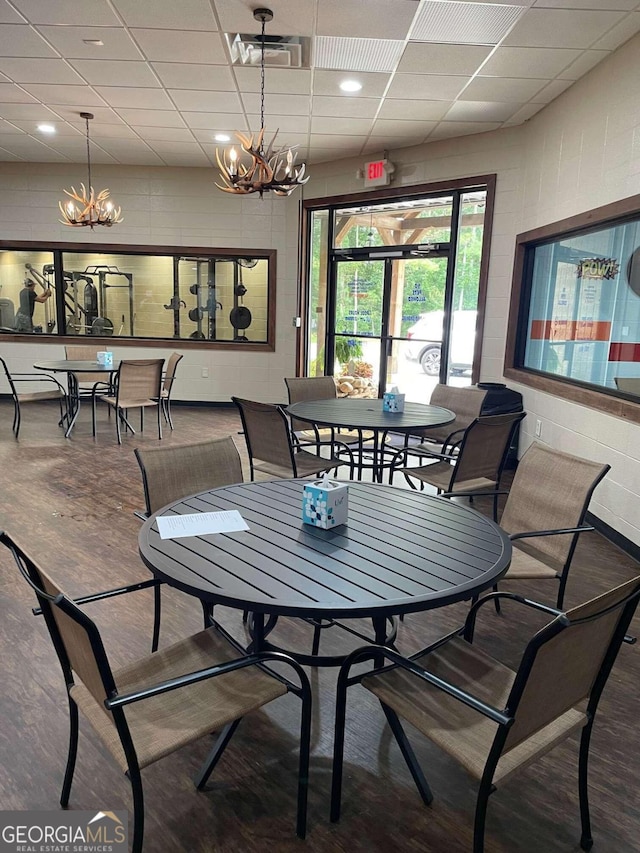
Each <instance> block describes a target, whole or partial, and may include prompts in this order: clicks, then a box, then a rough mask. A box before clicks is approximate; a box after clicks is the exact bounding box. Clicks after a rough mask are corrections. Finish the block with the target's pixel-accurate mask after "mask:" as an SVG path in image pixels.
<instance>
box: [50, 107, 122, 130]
mask: <svg viewBox="0 0 640 853" xmlns="http://www.w3.org/2000/svg"><path fill="white" fill-rule="evenodd" d="M56 112H57V113H58V115H59V116H61V117H62V118H64V119H66V120H67V121H70V122H73V123H78V122H80V123H81V124H82V127H83V128H84V119H81V118H80V113H81V112H84V110H78V109H77V108H75V107H67V106H57V107H56ZM91 112H92V113H93V121H92V122H91V127H92V128H93V127H97V125H99V124H109V125H111V124H123V121H122V119H121V118H120V116H119V115H118V114H117V113H115V112H114V111H113V110H112V109H111V107H91Z"/></svg>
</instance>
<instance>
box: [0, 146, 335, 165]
mask: <svg viewBox="0 0 640 853" xmlns="http://www.w3.org/2000/svg"><path fill="white" fill-rule="evenodd" d="M1 159H5V158H4V157H2V158H1ZM335 159H336V149H335V148H319V147H316V146H314V148H313V150H312V151H311V153H310V155H309V157H308V158H307V160H306V162H307V163H308V165H309V166H313V165H314V164H318V163H330V162H331V161H333V160H335Z"/></svg>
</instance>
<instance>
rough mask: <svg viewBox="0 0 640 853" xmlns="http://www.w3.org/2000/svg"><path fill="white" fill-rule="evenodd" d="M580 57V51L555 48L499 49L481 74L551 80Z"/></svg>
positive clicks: (484, 75)
mask: <svg viewBox="0 0 640 853" xmlns="http://www.w3.org/2000/svg"><path fill="white" fill-rule="evenodd" d="M580 55H581V51H580V50H568V49H562V48H554V47H548V48H547V47H498V48H497V49H496V51H495V53H493V54H492V55H491V56H490V57H489V59H488V60H487V62H486V63H485V64H484V65H483V66H482V69H481V72H480V73H481V74H482V75H483V77H486V76H489V77H546V78H548V79H551V78H553V77H555V76H556V75H557V74H559V73H560V72H561V71H562V70H563V69H564V68H566V67H567V66H568V65H570V64H571V63H572V62H574V61H575V60H576V59H577V58H578V57H579V56H580Z"/></svg>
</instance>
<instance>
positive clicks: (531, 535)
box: [509, 526, 595, 542]
mask: <svg viewBox="0 0 640 853" xmlns="http://www.w3.org/2000/svg"><path fill="white" fill-rule="evenodd" d="M592 530H595V527H588V526H585V527H566V528H561V529H559V530H530V531H528V532H527V533H511V534H509V539H511V541H512V542H515V541H516V539H534V538H535V537H536V536H558V535H559V534H562V533H589V532H590V531H592Z"/></svg>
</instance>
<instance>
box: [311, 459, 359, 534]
mask: <svg viewBox="0 0 640 853" xmlns="http://www.w3.org/2000/svg"><path fill="white" fill-rule="evenodd" d="M348 512H349V487H348V485H347V484H346V483H339V482H338V481H337V480H330V479H329V477H328V475H327V474H326V473H325V474H324V476H323V477H322V479H321V480H313V481H312V482H310V483H305V485H304V489H303V491H302V521H303V522H304V523H305V524H310V525H312V526H313V527H321V528H322V529H323V530H331V529H332V528H334V527H338V525H340V524H346V523H347V516H348Z"/></svg>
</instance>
